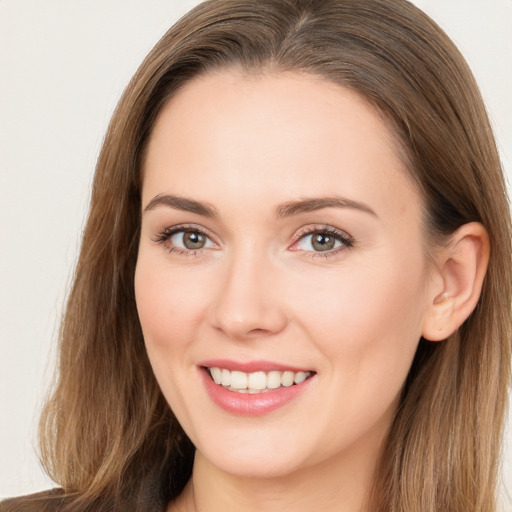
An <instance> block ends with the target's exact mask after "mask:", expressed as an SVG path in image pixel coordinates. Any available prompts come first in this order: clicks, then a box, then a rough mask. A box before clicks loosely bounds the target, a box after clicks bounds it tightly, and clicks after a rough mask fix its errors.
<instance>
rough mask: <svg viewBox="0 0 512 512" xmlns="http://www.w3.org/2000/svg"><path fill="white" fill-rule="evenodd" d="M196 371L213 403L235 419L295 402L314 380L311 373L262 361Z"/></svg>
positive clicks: (211, 365)
mask: <svg viewBox="0 0 512 512" xmlns="http://www.w3.org/2000/svg"><path fill="white" fill-rule="evenodd" d="M198 369H199V370H200V372H199V374H200V375H201V377H202V381H203V384H204V386H205V389H206V391H207V394H208V396H209V397H210V399H211V400H212V401H213V403H215V404H216V405H217V406H218V407H220V408H221V409H223V410H224V411H225V412H228V413H230V414H234V415H237V416H261V415H264V414H268V413H270V412H272V411H275V410H276V409H280V408H281V407H283V406H285V405H286V404H289V403H290V402H296V400H298V399H299V396H301V395H303V394H304V393H305V392H306V390H307V389H309V388H311V387H312V385H313V383H314V381H316V380H317V379H316V377H317V373H316V372H315V371H312V370H307V369H306V368H293V367H288V366H287V365H283V366H282V365H280V364H275V363H270V362H265V361H253V362H250V363H239V362H234V361H227V360H216V361H209V362H206V361H205V362H203V363H202V364H201V365H199V367H198Z"/></svg>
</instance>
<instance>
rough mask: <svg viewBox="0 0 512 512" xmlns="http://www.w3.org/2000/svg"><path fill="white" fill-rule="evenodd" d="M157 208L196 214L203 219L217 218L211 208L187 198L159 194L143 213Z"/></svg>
mask: <svg viewBox="0 0 512 512" xmlns="http://www.w3.org/2000/svg"><path fill="white" fill-rule="evenodd" d="M158 206H168V207H170V208H174V209H175V210H183V211H185V212H191V213H197V214H198V215H203V216H204V217H212V218H213V217H218V213H217V210H216V209H215V208H214V207H213V206H209V205H206V204H204V203H200V202H199V201H194V199H189V198H187V197H181V196H173V195H170V194H159V195H157V196H155V197H154V198H153V199H151V201H150V202H149V203H148V204H147V206H146V207H145V208H144V212H147V211H149V210H154V209H155V208H156V207H158Z"/></svg>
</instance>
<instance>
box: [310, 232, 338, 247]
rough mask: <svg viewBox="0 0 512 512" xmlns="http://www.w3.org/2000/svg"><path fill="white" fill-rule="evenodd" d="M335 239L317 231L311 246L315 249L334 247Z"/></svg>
mask: <svg viewBox="0 0 512 512" xmlns="http://www.w3.org/2000/svg"><path fill="white" fill-rule="evenodd" d="M334 243H335V240H334V238H333V237H331V236H329V235H324V234H322V233H318V234H316V235H314V236H313V247H314V248H315V249H316V250H317V251H328V250H330V249H332V248H333V247H334Z"/></svg>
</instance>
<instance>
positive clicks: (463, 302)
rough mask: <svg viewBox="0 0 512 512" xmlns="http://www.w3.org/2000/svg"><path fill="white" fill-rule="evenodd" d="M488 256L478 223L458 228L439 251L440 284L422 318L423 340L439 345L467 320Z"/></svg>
mask: <svg viewBox="0 0 512 512" xmlns="http://www.w3.org/2000/svg"><path fill="white" fill-rule="evenodd" d="M489 254H490V247H489V236H488V234H487V231H486V229H485V228H484V227H483V225H482V224H480V223H478V222H470V223H468V224H464V225H463V226H461V227H460V228H459V229H458V230H457V231H455V233H453V235H452V237H451V240H450V243H449V244H448V246H447V247H445V248H443V249H441V251H439V253H438V255H437V256H436V268H437V270H436V272H437V274H438V277H439V278H440V280H439V279H438V280H437V281H436V282H437V287H435V288H434V287H433V288H432V293H431V297H430V299H429V301H430V303H429V305H428V308H427V311H426V314H425V318H424V323H423V330H422V336H423V337H424V338H425V339H427V340H430V341H442V340H444V339H446V338H447V337H448V336H450V335H451V334H453V333H454V332H455V331H456V330H457V329H458V328H459V327H460V326H461V325H462V324H463V323H464V321H465V320H466V319H467V318H468V317H469V315H470V314H471V313H472V311H473V310H474V309H475V307H476V304H477V302H478V299H479V297H480V293H481V291H482V285H483V281H484V277H485V273H486V271H487V265H488V263H489ZM439 283H441V286H440V287H439ZM440 288H441V290H440Z"/></svg>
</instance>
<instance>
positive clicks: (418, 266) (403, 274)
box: [289, 253, 426, 373]
mask: <svg viewBox="0 0 512 512" xmlns="http://www.w3.org/2000/svg"><path fill="white" fill-rule="evenodd" d="M369 260H370V258H369ZM376 262H377V263H376ZM425 282H426V271H425V267H424V264H423V256H422V255H421V254H419V253H418V254H417V255H413V254H411V253H408V256H407V257H404V256H403V255H402V256H401V255H400V254H391V253H390V254H387V255H381V257H380V258H371V261H370V262H369V263H365V262H364V261H362V260H358V261H357V262H355V263H354V264H353V265H347V267H346V268H343V270H342V271H340V272H339V273H337V274H335V273H331V274H330V275H329V276H327V275H326V276H325V277H324V276H322V275H321V274H320V273H319V274H318V276H317V279H315V280H308V283H309V286H308V288H306V289H308V293H295V294H290V297H289V300H290V301H293V302H294V304H295V306H294V309H295V318H297V321H298V322H300V323H301V324H302V326H303V328H304V329H305V330H307V331H308V332H309V333H310V337H311V339H312V341H313V342H314V343H316V344H317V345H318V346H319V348H321V350H322V351H323V352H326V353H327V354H328V355H329V356H330V357H332V358H333V360H345V361H347V368H348V371H350V372H351V371H357V370H358V369H359V368H360V366H361V365H368V366H370V365H374V366H375V369H379V370H382V371H384V372H385V371H389V370H388V369H389V368H393V367H395V368H396V369H398V368H399V369H400V371H401V372H402V373H404V372H407V370H408V365H409V364H410V360H411V359H412V356H413V355H414V351H415V349H416V346H417V343H418V341H419V338H420V336H421V327H422V317H423V309H424V297H425ZM305 286H306V282H305V281H304V282H303V283H302V287H303V288H304V287H305ZM384 363H389V364H388V366H387V368H386V367H384ZM367 369H369V370H370V369H371V368H367Z"/></svg>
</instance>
